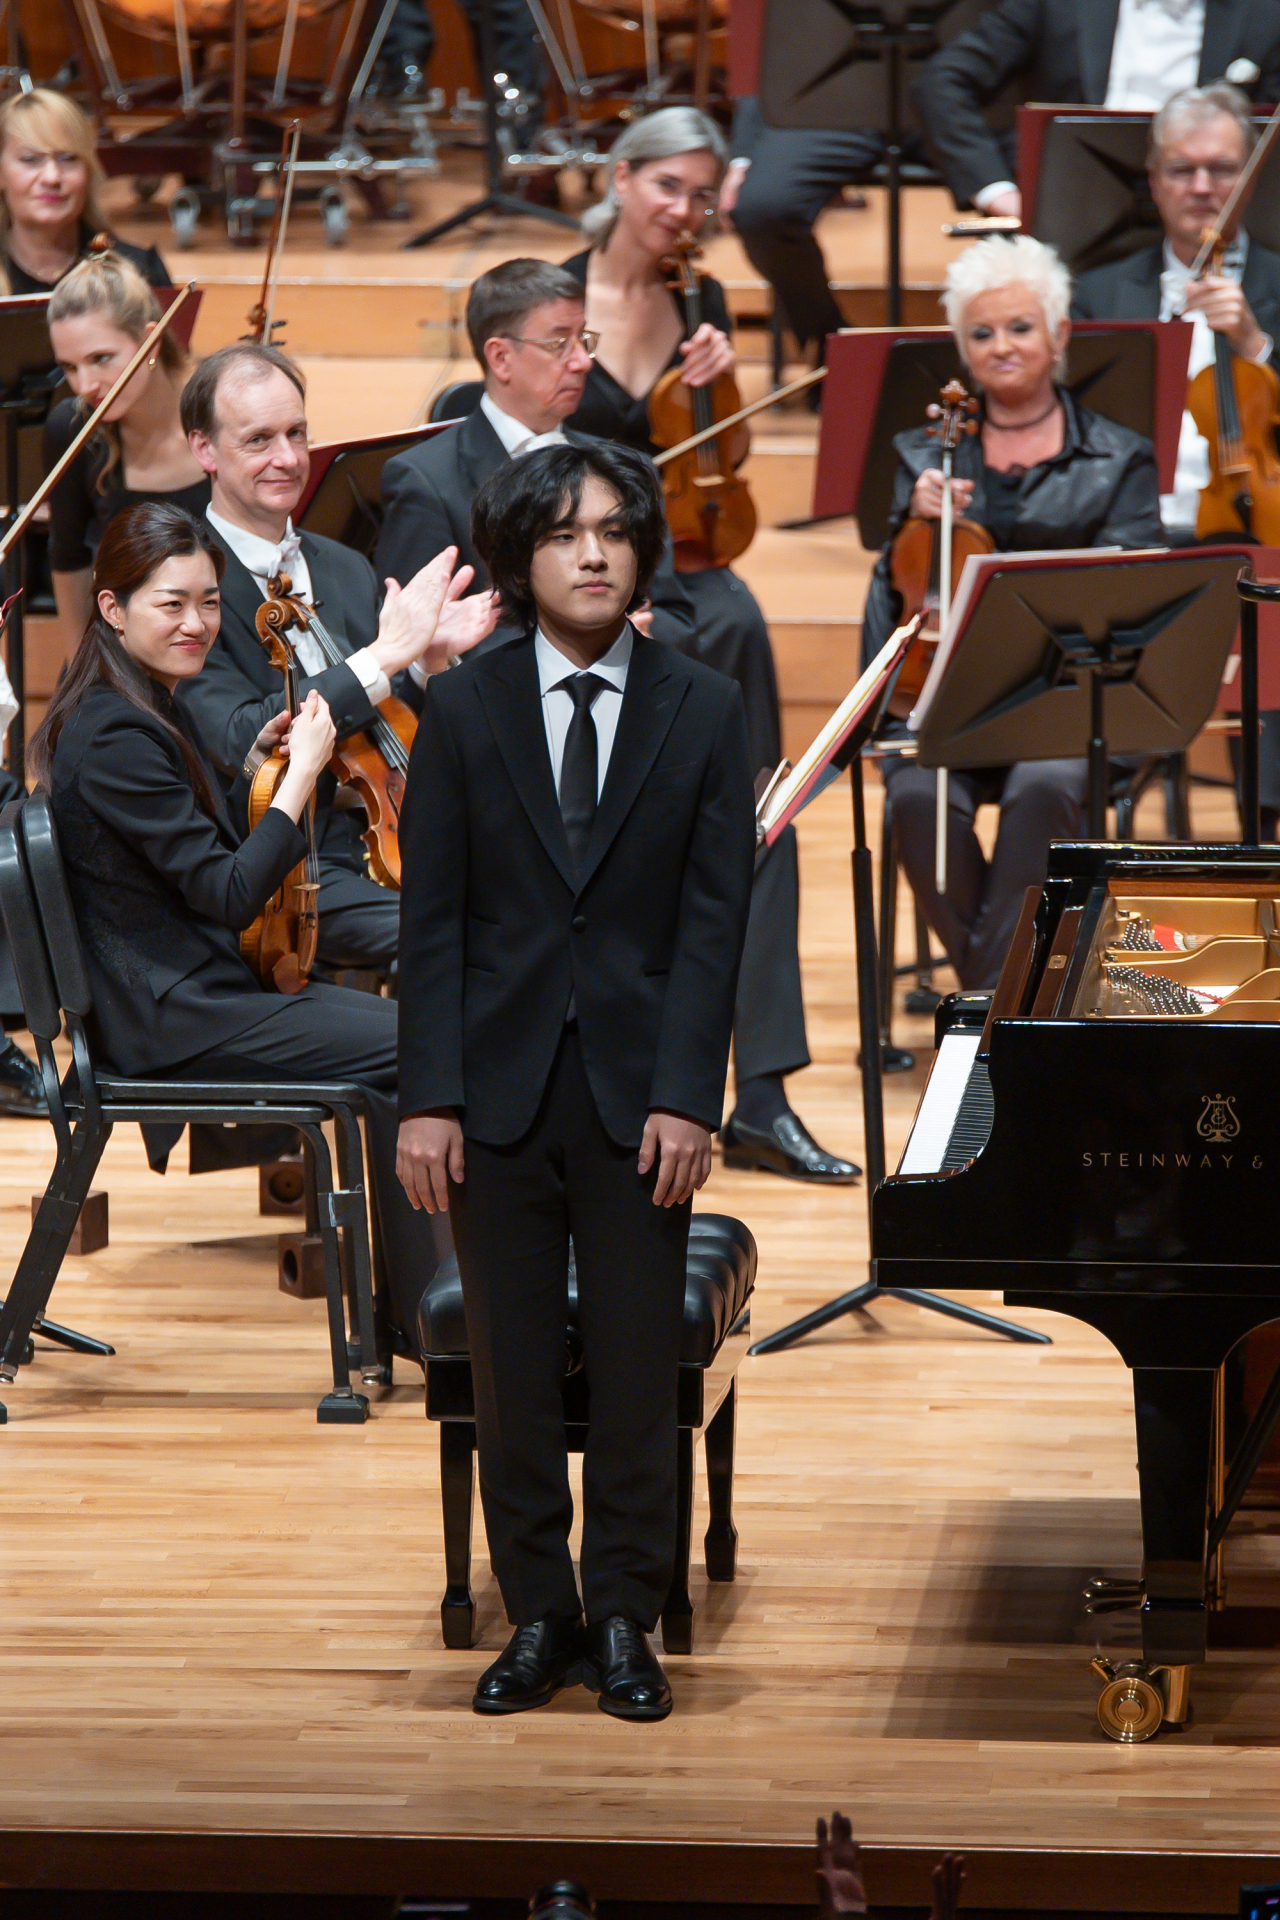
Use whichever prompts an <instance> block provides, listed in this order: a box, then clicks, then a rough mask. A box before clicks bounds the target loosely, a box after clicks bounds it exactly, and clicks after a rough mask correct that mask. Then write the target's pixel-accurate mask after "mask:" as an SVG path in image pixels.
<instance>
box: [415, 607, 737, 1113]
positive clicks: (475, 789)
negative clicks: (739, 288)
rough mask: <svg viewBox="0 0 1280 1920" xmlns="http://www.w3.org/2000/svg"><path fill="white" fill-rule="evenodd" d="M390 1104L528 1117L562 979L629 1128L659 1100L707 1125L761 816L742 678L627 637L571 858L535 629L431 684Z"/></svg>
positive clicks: (611, 1107) (595, 1073)
mask: <svg viewBox="0 0 1280 1920" xmlns="http://www.w3.org/2000/svg"><path fill="white" fill-rule="evenodd" d="M400 845H401V851H402V855H403V895H402V900H401V908H400V1111H401V1113H402V1114H405V1115H407V1114H412V1113H421V1112H424V1111H426V1110H428V1109H432V1108H437V1107H453V1108H456V1109H457V1110H459V1112H460V1113H461V1115H462V1122H463V1129H464V1132H465V1133H466V1134H468V1135H469V1136H470V1137H471V1138H473V1139H476V1140H481V1141H484V1142H486V1143H488V1144H491V1145H503V1144H507V1143H509V1142H511V1141H514V1140H518V1139H519V1138H520V1137H521V1135H522V1134H524V1133H526V1132H527V1131H528V1129H529V1127H530V1126H531V1125H532V1123H533V1120H534V1117H535V1115H536V1113H537V1110H538V1104H539V1102H540V1100H541V1098H542V1092H543V1088H544V1087H545V1085H546V1081H547V1076H548V1074H549V1072H550V1070H551V1065H552V1061H553V1059H554V1057H555V1052H556V1048H557V1046H558V1044H559V1041H560V1035H561V1031H562V1029H563V1027H564V1020H565V1013H566V1010H567V1008H568V1005H569V996H570V993H571V992H572V993H573V994H574V996H575V998H576V1003H577V1015H578V1030H579V1034H580V1036H581V1043H582V1055H583V1061H584V1064H585V1067H586V1072H587V1077H588V1079H589V1081H590V1083H591V1091H592V1094H593V1096H594V1099H595V1103H596V1107H597V1110H598V1112H599V1114H600V1118H601V1120H602V1121H603V1122H604V1125H605V1127H606V1129H607V1130H608V1132H609V1134H610V1136H611V1137H612V1138H613V1139H614V1140H615V1141H616V1142H617V1143H618V1144H619V1145H620V1146H626V1147H635V1146H638V1145H639V1143H640V1139H641V1136H642V1134H643V1132H644V1126H645V1121H646V1118H647V1116H648V1114H649V1112H650V1111H651V1109H653V1108H663V1109H668V1110H671V1111H673V1112H677V1113H683V1114H687V1115H689V1116H690V1117H691V1118H693V1119H696V1120H700V1121H701V1122H702V1123H703V1124H704V1125H706V1126H708V1127H711V1128H716V1127H718V1126H719V1124H720V1118H721V1113H722V1110H723V1102H724V1080H725V1069H726V1066H727V1064H728V1059H729V1038H730V1033H731V1030H732V1027H733V1000H734V990H735V986H736V982H737V974H738V963H739V961H740V959H741V955H742V942H743V937H744V935H745V932H746V924H747V909H748V905H749V902H750V896H751V876H752V869H753V865H754V849H755V829H754V802H753V796H752V788H751V770H750V765H749V762H748V756H747V735H746V722H745V720H744V718H743V709H742V695H741V693H740V692H739V690H738V687H737V685H736V684H735V683H734V682H733V681H731V680H729V679H728V678H726V677H725V676H724V675H723V674H718V673H713V672H712V671H711V669H710V668H708V667H704V666H703V665H702V664H701V663H700V662H699V661H695V660H687V659H685V658H684V656H683V655H682V654H679V653H677V652H676V651H675V650H674V648H671V647H664V646H661V645H659V644H658V643H657V642H655V641H653V640H648V639H645V638H644V637H643V636H641V635H637V636H636V640H635V648H634V651H633V653H632V656H631V665H630V668H629V670H628V673H627V684H626V691H625V693H624V695H623V700H622V708H621V712H620V714H619V717H618V730H617V734H616V737H615V739H614V744H613V751H612V753H611V755H610V758H609V767H608V772H607V774H606V776H605V783H604V790H603V792H602V794H601V796H600V807H599V811H598V812H597V814H596V821H595V826H594V829H593V832H592V837H591V840H590V843H589V845H588V848H587V854H586V858H585V861H584V863H583V867H582V870H581V871H580V872H577V873H575V871H574V867H573V863H572V861H571V859H570V855H569V846H568V842H567V840H566V838H565V832H564V826H563V823H562V821H561V817H560V807H559V803H558V801H557V798H556V790H555V782H554V778H553V775H552V770H551V757H550V754H549V753H548V751H547V740H546V731H545V727H544V723H543V717H542V705H541V697H540V693H539V687H538V669H537V662H536V659H535V656H534V645H533V635H532V634H524V635H522V636H521V637H520V638H519V639H517V640H514V641H511V642H509V643H508V644H507V645H505V646H502V647H499V648H496V649H495V650H494V651H493V652H490V653H487V654H483V655H481V656H479V657H473V658H472V659H470V660H468V661H467V663H466V665H465V666H464V667H461V668H459V669H457V670H456V671H455V672H452V673H445V674H439V675H437V676H436V678H435V679H433V680H432V682H431V685H430V686H429V687H428V689H427V695H426V699H425V701H424V703H423V709H422V719H421V723H420V725H419V728H418V737H417V740H416V741H415V743H414V749H413V758H412V761H411V763H410V768H409V783H408V792H407V794H406V798H405V805H404V811H403V813H402V814H401V820H400Z"/></svg>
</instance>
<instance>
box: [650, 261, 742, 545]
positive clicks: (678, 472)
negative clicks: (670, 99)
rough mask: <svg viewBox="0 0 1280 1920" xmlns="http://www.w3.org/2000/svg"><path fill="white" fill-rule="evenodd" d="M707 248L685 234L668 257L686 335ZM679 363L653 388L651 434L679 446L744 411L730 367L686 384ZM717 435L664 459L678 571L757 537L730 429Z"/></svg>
mask: <svg viewBox="0 0 1280 1920" xmlns="http://www.w3.org/2000/svg"><path fill="white" fill-rule="evenodd" d="M701 252H702V249H701V248H700V247H699V245H698V242H697V241H696V240H695V238H694V236H693V235H692V234H691V233H682V234H681V235H680V238H679V239H678V240H677V241H676V244H675V247H674V248H673V250H672V255H671V258H670V260H669V261H666V262H664V265H666V266H668V267H669V268H670V269H671V273H672V278H671V280H670V281H669V282H668V284H669V285H670V286H671V288H672V289H673V291H676V292H678V293H679V294H680V296H681V299H682V301H683V304H684V316H685V337H686V339H692V337H693V335H694V334H695V333H696V332H697V331H698V328H699V327H700V326H701V325H702V289H701V283H700V281H699V278H698V272H697V269H696V267H695V266H694V261H695V260H696V259H698V258H699V256H700V255H701ZM682 371H683V370H682V369H681V368H680V367H671V368H669V369H668V371H667V372H666V373H664V374H663V375H662V377H661V379H660V380H659V381H658V382H657V384H656V386H655V387H654V389H653V392H652V393H651V394H650V395H649V436H650V438H651V440H652V441H653V442H654V444H655V445H656V446H659V447H669V448H673V449H674V448H677V447H679V445H680V443H681V441H684V440H688V439H690V438H691V437H692V436H693V435H696V434H700V433H705V432H707V430H708V429H709V428H713V427H715V426H716V425H717V423H718V422H720V421H722V420H727V419H728V416H729V415H730V414H737V413H740V412H741V410H742V396H741V394H740V393H739V391H738V383H737V381H736V380H735V379H734V377H733V375H732V374H731V373H722V374H721V375H720V376H719V378H718V379H716V380H713V381H712V383H711V385H710V386H707V387H690V386H686V385H685V382H684V380H683V378H682ZM731 431H732V429H731V428H728V427H727V428H726V432H725V435H723V436H722V435H720V434H714V433H713V434H712V435H711V437H710V438H708V439H706V440H703V441H701V442H700V443H699V444H698V445H697V446H696V447H692V448H690V449H688V450H687V451H685V452H683V453H681V454H680V455H679V457H678V458H674V459H672V460H671V461H670V462H668V463H665V464H664V469H663V474H662V492H663V498H664V501H665V503H666V509H667V523H668V525H669V526H670V528H671V543H672V546H673V548H674V551H675V566H676V571H677V573H700V572H702V571H703V570H704V569H705V568H708V567H727V566H729V565H730V563H731V562H732V561H734V560H736V559H737V557H738V555H739V554H740V553H745V552H746V550H747V548H748V547H749V546H750V545H751V542H752V540H753V539H754V538H755V531H756V509H755V503H754V502H753V500H752V498H751V493H750V490H749V488H748V486H747V483H746V481H745V480H742V479H740V478H739V477H738V474H737V473H736V472H735V470H734V466H733V462H732V460H731V458H730V455H729V447H728V438H727V436H728V434H729V432H731Z"/></svg>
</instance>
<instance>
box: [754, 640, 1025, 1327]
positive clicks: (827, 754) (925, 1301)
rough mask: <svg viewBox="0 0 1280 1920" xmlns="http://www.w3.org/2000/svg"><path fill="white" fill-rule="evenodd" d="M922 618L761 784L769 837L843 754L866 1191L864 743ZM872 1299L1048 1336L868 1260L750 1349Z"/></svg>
mask: <svg viewBox="0 0 1280 1920" xmlns="http://www.w3.org/2000/svg"><path fill="white" fill-rule="evenodd" d="M919 624H920V622H919V618H917V619H916V620H915V621H914V622H913V623H912V624H911V625H910V626H908V627H900V628H899V629H898V631H897V632H896V633H895V634H893V635H892V636H891V637H890V639H889V640H887V641H886V642H885V645H884V647H883V648H882V649H881V651H880V653H879V654H878V655H877V657H876V659H875V660H873V661H872V663H871V665H870V666H869V667H868V668H867V669H866V670H865V672H864V673H863V674H862V675H861V676H860V677H859V679H858V682H857V684H856V685H855V687H854V688H853V691H852V692H851V693H850V694H849V695H848V697H847V698H846V699H845V700H844V701H842V703H841V705H840V706H839V707H838V708H837V709H836V712H835V713H834V714H833V715H832V717H831V719H830V720H829V721H828V722H827V724H826V726H825V727H824V728H823V729H822V731H821V733H820V734H819V735H818V738H817V740H815V742H814V743H813V745H812V746H811V747H810V748H809V749H808V750H807V752H806V753H804V754H802V755H801V757H800V759H799V761H798V762H797V763H796V766H795V768H794V770H791V771H790V772H789V773H788V777H787V778H786V779H785V780H782V779H778V778H775V780H774V781H773V782H772V783H771V784H770V786H769V787H768V788H767V789H766V791H765V797H764V799H763V800H762V802H761V806H760V825H761V829H762V831H763V838H764V840H765V842H766V843H767V844H769V845H772V844H773V842H774V840H776V839H777V837H778V835H779V834H780V833H781V832H782V831H783V829H784V827H787V826H789V825H790V823H791V821H792V820H794V819H795V817H796V815H797V814H798V813H799V812H800V811H801V810H802V809H803V808H804V807H806V806H807V805H808V803H809V801H810V800H812V799H814V798H815V797H816V795H817V794H819V793H820V792H822V791H823V788H824V787H825V786H826V784H827V780H828V778H829V770H830V769H831V767H832V765H833V762H835V760H836V758H837V756H839V760H840V762H841V763H843V762H844V761H846V760H848V763H849V779H850V783H851V786H852V790H853V933H854V951H855V955H856V965H857V978H858V1028H859V1036H860V1039H861V1044H862V1122H863V1133H864V1135H865V1139H866V1146H865V1159H866V1162H867V1169H866V1181H867V1192H868V1194H871V1193H874V1192H875V1190H876V1188H877V1187H878V1186H879V1185H880V1182H881V1181H882V1180H883V1179H884V1174H885V1158H884V1092H883V1080H882V1066H881V1058H880V1001H879V988H878V980H879V972H878V965H877V959H876V919H875V905H874V900H873V893H874V879H873V874H872V864H871V848H870V846H869V844H868V842H867V813H866V802H865V795H864V792H863V785H862V749H863V747H864V746H865V745H866V743H867V742H868V740H870V739H871V738H872V736H873V735H874V733H875V731H876V728H877V727H878V726H879V724H880V721H881V717H882V714H883V709H884V703H885V700H886V698H887V697H888V694H889V691H890V689H891V688H892V686H893V682H894V680H895V679H896V677H897V672H898V668H899V666H900V664H901V662H902V658H903V655H904V654H905V652H906V649H907V645H908V644H909V641H910V639H911V637H912V635H913V634H914V633H915V632H916V630H917V629H918V627H919ZM850 755H851V756H852V758H850ZM785 766H786V763H785V761H784V763H783V767H784V768H785ZM779 772H780V773H781V772H782V769H780V770H779ZM877 1299H881V1300H884V1299H892V1300H909V1301H912V1302H913V1303H914V1304H915V1305H916V1306H919V1307H925V1308H927V1309H928V1310H929V1311H930V1312H931V1313H940V1314H943V1315H945V1316H946V1318H947V1319H950V1320H963V1321H965V1322H967V1323H968V1325H970V1326H974V1327H981V1328H982V1329H983V1330H984V1331H985V1332H987V1333H999V1334H1002V1335H1003V1336H1004V1337H1005V1338H1006V1339H1009V1340H1016V1341H1022V1342H1025V1343H1027V1344H1028V1345H1034V1346H1048V1345H1050V1344H1051V1342H1050V1340H1049V1336H1048V1335H1047V1334H1044V1333H1036V1332H1033V1331H1032V1330H1031V1329H1030V1328H1029V1327H1020V1326H1018V1325H1017V1324H1016V1323H1015V1322H1014V1321H1012V1320H998V1319H997V1318H996V1316H995V1315H994V1314H991V1313H984V1312H983V1311H982V1309H981V1308H980V1307H970V1306H965V1305H962V1304H960V1303H958V1302H957V1301H955V1300H948V1299H946V1298H944V1296H943V1295H942V1294H938V1293H926V1292H924V1291H923V1290H922V1289H920V1288H918V1287H881V1286H880V1285H879V1283H878V1281H877V1279H876V1270H875V1262H874V1261H873V1262H872V1263H871V1278H870V1279H869V1280H866V1281H864V1282H863V1283H862V1285H861V1286H857V1287H854V1288H852V1289H851V1290H850V1291H849V1292H848V1293H842V1294H841V1295H840V1296H839V1298H838V1299H836V1300H829V1301H828V1302H827V1303H826V1305H825V1306H821V1307H817V1308H815V1310H814V1311H813V1312H812V1313H806V1314H804V1315H803V1316H802V1317H801V1318H800V1319H799V1320H793V1321H792V1322H791V1324H790V1325H789V1326H785V1327H779V1328H778V1330H777V1332H776V1333H769V1334H766V1335H765V1337H764V1339H763V1340H757V1341H756V1343H755V1345H754V1346H753V1347H750V1348H749V1349H748V1351H749V1352H750V1353H753V1354H761V1353H781V1352H782V1351H783V1350H784V1348H786V1347H790V1346H793V1345H794V1344H795V1342H796V1341H797V1340H803V1338H804V1337H805V1335H806V1334H808V1333H815V1332H816V1331H817V1329H818V1328H819V1327H825V1326H826V1325H827V1324H828V1322H829V1321H832V1320H838V1319H840V1318H841V1316H842V1315H844V1314H846V1313H856V1312H857V1311H858V1310H859V1308H861V1307H866V1306H869V1305H871V1304H872V1302H873V1301H875V1300H877Z"/></svg>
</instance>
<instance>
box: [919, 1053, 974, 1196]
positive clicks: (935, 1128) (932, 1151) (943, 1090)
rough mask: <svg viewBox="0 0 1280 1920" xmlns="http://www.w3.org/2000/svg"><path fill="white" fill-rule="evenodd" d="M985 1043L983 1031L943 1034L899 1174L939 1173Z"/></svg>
mask: <svg viewBox="0 0 1280 1920" xmlns="http://www.w3.org/2000/svg"><path fill="white" fill-rule="evenodd" d="M981 1045H982V1035H981V1034H980V1033H944V1034H943V1036H942V1045H941V1046H940V1047H939V1048H938V1055H937V1058H936V1059H935V1061H934V1063H933V1068H932V1071H931V1072H930V1074H929V1080H928V1084H927V1085H926V1087H925V1090H924V1098H923V1100H921V1102H920V1105H919V1107H918V1109H917V1111H916V1117H915V1124H914V1125H913V1127H912V1129H911V1136H910V1138H909V1139H908V1141H907V1144H906V1146H905V1148H904V1149H903V1154H902V1158H901V1160H900V1161H899V1162H898V1172H899V1173H937V1172H939V1170H940V1169H941V1166H942V1161H943V1156H944V1155H945V1153H946V1151H947V1144H948V1142H949V1141H950V1139H951V1133H952V1129H953V1128H954V1126H955V1123H956V1115H957V1113H959V1111H960V1102H961V1101H962V1100H963V1098H964V1090H965V1088H966V1087H967V1086H968V1084H969V1074H970V1072H971V1071H972V1068H973V1063H974V1059H975V1057H976V1056H977V1052H978V1048H979V1047H980V1046H981Z"/></svg>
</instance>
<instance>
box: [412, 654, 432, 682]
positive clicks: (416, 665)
mask: <svg viewBox="0 0 1280 1920" xmlns="http://www.w3.org/2000/svg"><path fill="white" fill-rule="evenodd" d="M409 678H410V679H411V680H412V681H413V682H414V684H415V685H416V686H419V687H425V686H426V684H427V682H428V680H429V679H430V678H431V675H430V674H429V673H428V672H427V670H426V668H425V667H424V666H423V664H422V662H421V660H411V661H410V662H409Z"/></svg>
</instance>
